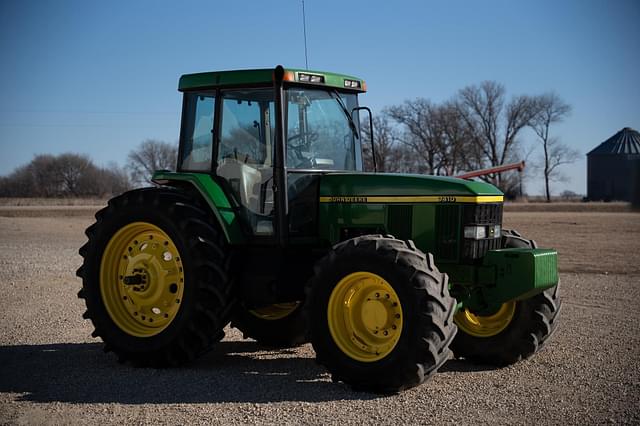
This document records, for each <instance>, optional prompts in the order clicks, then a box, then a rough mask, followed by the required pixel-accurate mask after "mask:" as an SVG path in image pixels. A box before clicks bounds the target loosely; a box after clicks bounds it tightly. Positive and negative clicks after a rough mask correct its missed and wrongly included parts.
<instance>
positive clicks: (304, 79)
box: [298, 72, 324, 84]
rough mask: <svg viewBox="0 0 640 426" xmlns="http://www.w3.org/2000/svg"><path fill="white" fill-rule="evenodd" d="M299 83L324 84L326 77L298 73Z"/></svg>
mask: <svg viewBox="0 0 640 426" xmlns="http://www.w3.org/2000/svg"><path fill="white" fill-rule="evenodd" d="M298 81H299V82H301V83H323V84H324V76H323V75H317V74H307V73H304V72H301V73H298Z"/></svg>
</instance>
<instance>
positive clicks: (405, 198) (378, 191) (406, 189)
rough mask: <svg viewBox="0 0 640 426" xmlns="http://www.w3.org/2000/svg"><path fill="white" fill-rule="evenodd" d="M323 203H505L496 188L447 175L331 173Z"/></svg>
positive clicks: (322, 187)
mask: <svg viewBox="0 0 640 426" xmlns="http://www.w3.org/2000/svg"><path fill="white" fill-rule="evenodd" d="M320 201H321V202H329V203H332V202H333V203H340V202H346V203H360V202H362V203H367V202H369V203H371V202H373V203H378V202H379V203H393V202H399V203H416V202H418V203H419V202H471V203H473V202H502V201H503V194H502V192H500V190H499V189H497V188H496V187H495V186H493V185H490V184H488V183H484V182H475V181H470V180H464V179H457V178H451V177H443V176H427V175H408V174H393V173H329V174H325V175H323V176H322V178H321V179H320Z"/></svg>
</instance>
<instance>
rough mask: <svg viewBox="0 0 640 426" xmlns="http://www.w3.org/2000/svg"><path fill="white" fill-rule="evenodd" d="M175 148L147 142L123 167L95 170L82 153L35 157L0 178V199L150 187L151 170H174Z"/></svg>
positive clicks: (99, 193)
mask: <svg viewBox="0 0 640 426" xmlns="http://www.w3.org/2000/svg"><path fill="white" fill-rule="evenodd" d="M176 151H177V146H175V145H172V144H169V143H166V142H162V141H157V140H146V141H144V142H142V143H141V144H140V146H138V147H137V148H136V149H134V150H132V151H131V152H130V153H129V155H128V157H127V163H126V166H125V167H120V166H118V165H117V164H116V163H113V162H112V163H110V164H108V165H107V166H106V167H98V166H96V165H95V164H94V163H93V161H92V160H91V159H90V158H89V157H88V156H87V155H83V154H75V153H64V154H60V155H50V154H41V155H36V156H35V157H34V158H33V159H32V160H31V161H30V162H29V163H28V164H26V165H23V166H20V167H18V168H16V169H15V170H14V171H13V172H12V173H11V174H9V175H8V176H1V177H0V197H45V198H50V197H100V198H102V197H110V196H112V195H116V194H120V193H122V192H124V191H127V190H129V189H131V188H134V187H139V186H145V185H148V184H150V183H151V182H150V180H149V179H150V178H151V175H152V174H153V171H154V170H160V169H174V168H175V165H176Z"/></svg>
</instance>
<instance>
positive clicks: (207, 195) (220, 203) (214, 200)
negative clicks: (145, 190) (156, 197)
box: [152, 170, 245, 244]
mask: <svg viewBox="0 0 640 426" xmlns="http://www.w3.org/2000/svg"><path fill="white" fill-rule="evenodd" d="M152 181H153V182H154V183H156V184H159V185H167V186H175V187H180V186H184V185H189V186H191V187H192V188H194V189H196V191H195V192H197V193H198V194H199V195H200V196H201V197H202V199H203V200H204V201H205V202H206V203H207V205H208V206H209V208H210V210H211V213H212V214H213V215H214V216H215V218H216V219H217V221H218V223H219V224H220V228H221V229H222V232H223V233H224V236H225V239H226V241H227V243H229V244H240V243H243V242H244V241H245V236H244V233H243V232H242V226H241V222H240V218H239V216H238V214H237V212H236V210H235V209H234V208H233V205H232V203H231V201H230V200H229V198H228V197H227V195H226V194H225V193H224V191H223V190H222V188H221V187H220V185H218V183H216V181H214V180H213V179H212V177H211V176H210V175H209V174H206V173H175V172H168V171H164V170H163V171H158V172H155V173H154V174H153V178H152Z"/></svg>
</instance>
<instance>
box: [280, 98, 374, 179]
mask: <svg viewBox="0 0 640 426" xmlns="http://www.w3.org/2000/svg"><path fill="white" fill-rule="evenodd" d="M285 101H286V110H285V118H286V126H285V127H286V130H287V167H288V168H289V169H316V170H361V168H362V166H361V164H362V159H361V153H360V141H359V139H358V135H357V131H358V130H357V129H358V114H357V113H356V114H354V117H353V123H352V122H351V120H350V118H349V114H350V112H351V111H352V110H353V108H355V107H356V106H357V102H358V101H357V95H355V94H351V93H339V92H337V91H335V90H334V91H327V90H321V89H307V88H297V87H295V88H293V87H291V88H288V89H287V90H286V92H285Z"/></svg>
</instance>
